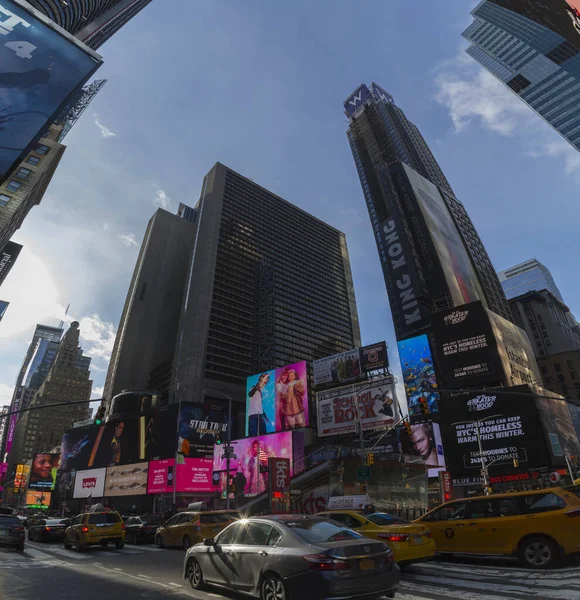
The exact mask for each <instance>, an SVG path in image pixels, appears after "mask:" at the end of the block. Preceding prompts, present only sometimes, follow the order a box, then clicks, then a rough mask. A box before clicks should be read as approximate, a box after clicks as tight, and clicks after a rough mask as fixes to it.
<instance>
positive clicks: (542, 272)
mask: <svg viewBox="0 0 580 600" xmlns="http://www.w3.org/2000/svg"><path fill="white" fill-rule="evenodd" d="M497 275H498V277H499V281H500V283H501V286H502V288H503V291H504V292H505V295H506V298H507V299H508V300H511V299H512V298H515V297H516V296H521V295H522V294H526V293H527V292H532V291H539V290H548V291H549V292H551V293H552V294H553V295H554V296H555V297H556V298H557V299H558V300H559V301H560V302H561V303H562V304H564V299H563V298H562V294H561V293H560V290H559V289H558V286H557V285H556V282H555V281H554V278H553V277H552V273H550V269H548V267H546V266H545V265H543V264H542V263H541V262H540V261H539V260H536V259H535V258H531V259H530V260H526V261H525V262H523V263H520V264H519V265H516V266H515V267H510V268H509V269H504V270H503V271H500V272H499V273H498V274H497Z"/></svg>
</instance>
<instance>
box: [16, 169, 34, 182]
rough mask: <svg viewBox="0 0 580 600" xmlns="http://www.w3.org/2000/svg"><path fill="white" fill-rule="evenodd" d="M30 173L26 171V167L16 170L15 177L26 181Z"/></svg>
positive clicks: (28, 170)
mask: <svg viewBox="0 0 580 600" xmlns="http://www.w3.org/2000/svg"><path fill="white" fill-rule="evenodd" d="M30 173H32V171H31V170H30V169H27V168H26V167H21V168H20V169H18V173H16V177H20V179H26V178H27V177H28V176H29V175H30Z"/></svg>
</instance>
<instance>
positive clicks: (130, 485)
mask: <svg viewBox="0 0 580 600" xmlns="http://www.w3.org/2000/svg"><path fill="white" fill-rule="evenodd" d="M148 466H149V463H146V462H143V463H135V464H132V465H123V466H120V467H107V473H106V476H105V491H104V495H105V497H109V496H139V495H141V494H146V493H147V470H148Z"/></svg>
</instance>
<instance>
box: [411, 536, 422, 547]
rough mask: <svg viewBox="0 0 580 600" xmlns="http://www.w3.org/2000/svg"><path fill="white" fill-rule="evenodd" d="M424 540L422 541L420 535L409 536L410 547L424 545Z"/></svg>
mask: <svg viewBox="0 0 580 600" xmlns="http://www.w3.org/2000/svg"><path fill="white" fill-rule="evenodd" d="M424 543H425V540H424V539H423V536H422V535H413V536H411V546H420V545H421V544H424Z"/></svg>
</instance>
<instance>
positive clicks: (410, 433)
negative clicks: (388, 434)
mask: <svg viewBox="0 0 580 600" xmlns="http://www.w3.org/2000/svg"><path fill="white" fill-rule="evenodd" d="M403 426H404V427H405V431H406V432H407V435H408V436H409V437H411V436H412V435H413V430H412V429H411V423H409V421H405V422H404V423H403Z"/></svg>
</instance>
